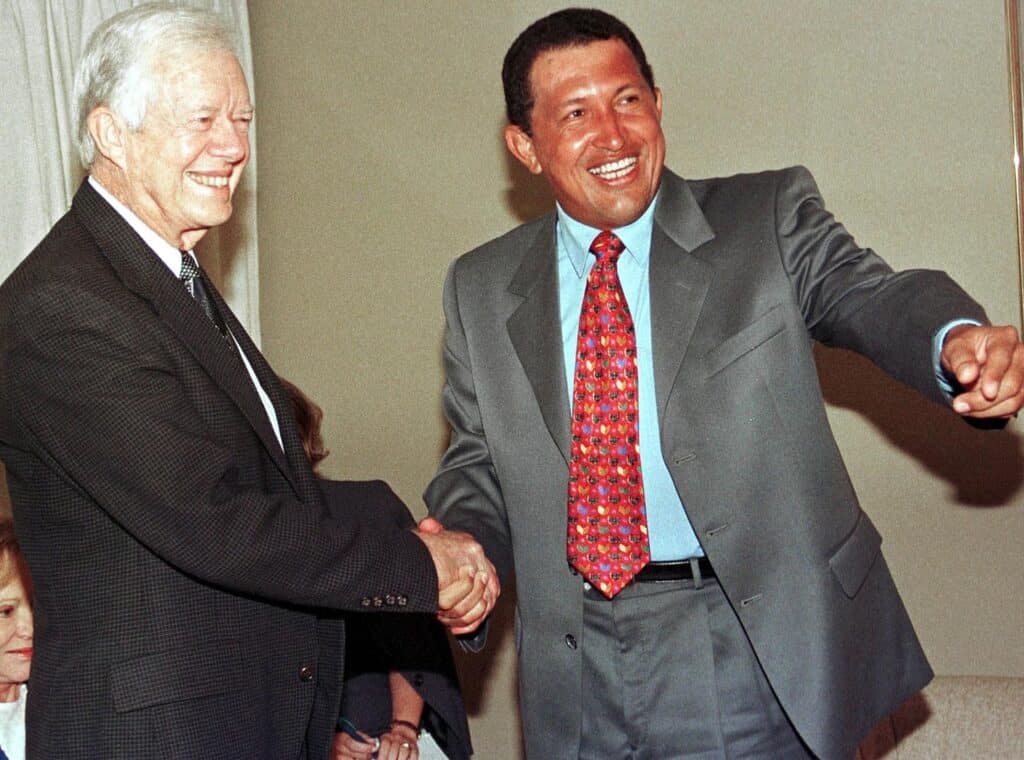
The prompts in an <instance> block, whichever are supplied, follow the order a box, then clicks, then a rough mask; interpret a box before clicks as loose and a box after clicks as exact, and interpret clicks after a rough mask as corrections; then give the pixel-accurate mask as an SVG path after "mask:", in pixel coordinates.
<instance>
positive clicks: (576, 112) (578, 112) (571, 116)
mask: <svg viewBox="0 0 1024 760" xmlns="http://www.w3.org/2000/svg"><path fill="white" fill-rule="evenodd" d="M565 118H566V119H567V120H569V121H574V120H576V119H582V118H583V109H582V108H574V109H573V110H571V111H569V113H567V114H566V115H565Z"/></svg>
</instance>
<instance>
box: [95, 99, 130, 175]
mask: <svg viewBox="0 0 1024 760" xmlns="http://www.w3.org/2000/svg"><path fill="white" fill-rule="evenodd" d="M85 123H86V126H87V127H88V129H89V134H90V135H92V141H93V142H94V143H95V144H96V152H97V153H99V154H100V155H101V156H103V157H104V158H106V159H107V160H108V161H110V162H111V163H113V164H116V165H117V166H118V167H120V168H121V170H124V169H125V149H126V146H125V138H126V137H127V133H128V125H127V124H125V123H124V120H123V119H121V117H119V116H118V115H117V114H116V113H114V112H113V111H111V110H110V109H109V108H107V107H106V106H97V107H96V108H94V109H92V111H91V112H90V113H89V115H88V116H87V117H86V119H85Z"/></svg>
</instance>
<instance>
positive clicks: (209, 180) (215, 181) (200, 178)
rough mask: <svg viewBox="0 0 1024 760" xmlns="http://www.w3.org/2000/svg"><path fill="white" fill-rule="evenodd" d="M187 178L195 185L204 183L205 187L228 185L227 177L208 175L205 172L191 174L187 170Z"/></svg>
mask: <svg viewBox="0 0 1024 760" xmlns="http://www.w3.org/2000/svg"><path fill="white" fill-rule="evenodd" d="M188 178H189V179H190V180H192V181H193V182H195V183H196V184H197V185H205V186H206V187H227V186H228V177H209V176H207V175H205V174H193V173H192V172H188Z"/></svg>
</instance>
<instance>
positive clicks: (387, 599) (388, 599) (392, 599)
mask: <svg viewBox="0 0 1024 760" xmlns="http://www.w3.org/2000/svg"><path fill="white" fill-rule="evenodd" d="M384 601H385V602H387V605H388V607H394V606H395V602H396V601H397V600H396V599H395V595H394V594H388V595H387V596H386V597H384Z"/></svg>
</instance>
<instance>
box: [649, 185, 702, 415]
mask: <svg viewBox="0 0 1024 760" xmlns="http://www.w3.org/2000/svg"><path fill="white" fill-rule="evenodd" d="M714 236H715V233H714V231H713V230H712V229H711V225H709V224H708V222H707V219H705V218H704V214H703V213H702V212H701V210H700V206H699V205H698V204H697V200H696V198H694V197H693V193H692V191H691V190H690V188H689V186H688V185H687V184H686V182H685V181H684V180H683V179H681V178H680V177H678V176H676V175H675V174H673V173H672V172H670V171H668V170H667V169H666V170H665V173H664V176H663V179H662V183H661V192H660V193H659V195H658V205H657V207H656V208H655V209H654V232H653V234H652V238H651V264H650V289H651V343H652V351H653V353H654V385H655V393H656V395H657V398H658V418H659V419H663V418H664V411H665V404H666V403H667V401H668V397H669V393H670V392H671V390H672V386H673V384H674V383H675V379H676V376H677V375H678V374H679V368H680V365H681V364H682V362H683V358H684V357H685V355H686V349H687V347H688V346H689V345H690V337H691V336H692V335H693V330H694V327H695V326H696V324H697V318H698V317H699V316H700V312H701V308H702V307H703V305H704V299H705V297H706V296H707V292H708V287H709V286H710V284H711V272H712V270H711V267H710V266H708V265H707V264H706V263H704V262H703V261H701V260H700V259H698V258H697V257H695V256H693V255H692V253H693V251H695V250H696V249H697V248H699V247H700V246H702V245H703V244H704V243H706V242H708V241H709V240H712V239H713V238H714Z"/></svg>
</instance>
